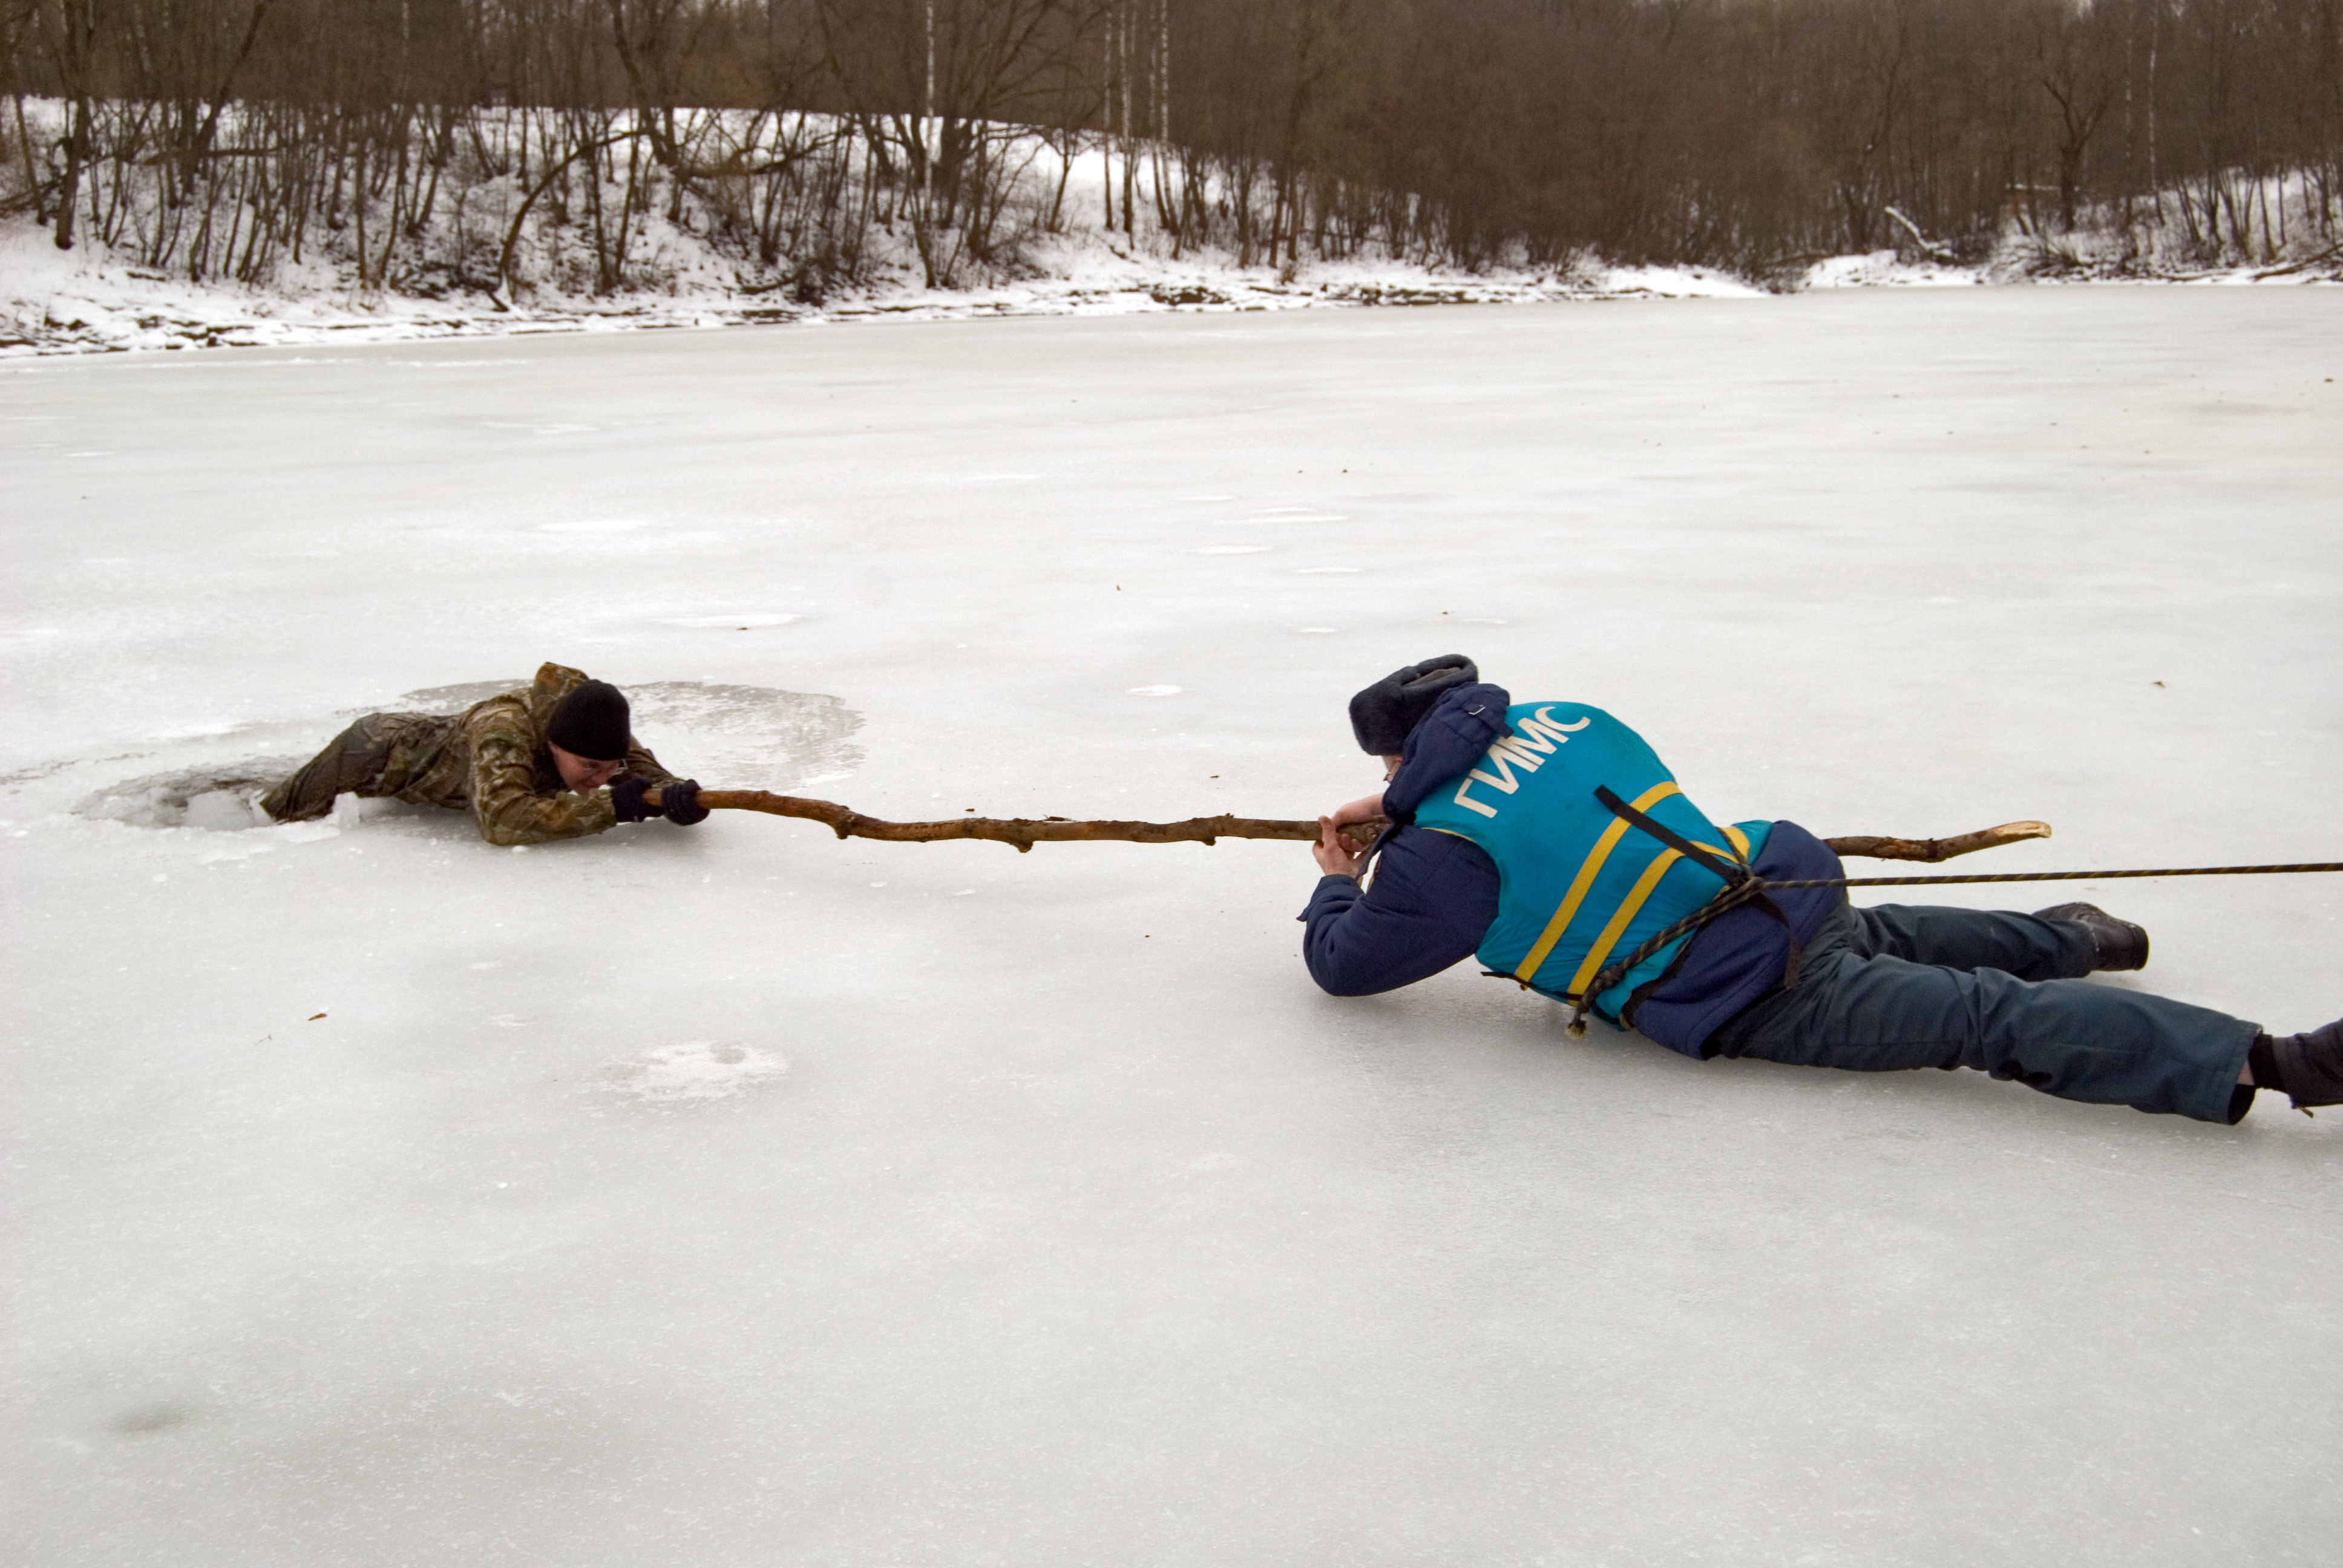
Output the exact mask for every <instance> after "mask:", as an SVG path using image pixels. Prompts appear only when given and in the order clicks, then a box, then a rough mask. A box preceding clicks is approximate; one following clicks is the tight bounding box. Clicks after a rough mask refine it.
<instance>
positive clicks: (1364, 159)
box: [0, 0, 2343, 301]
mask: <svg viewBox="0 0 2343 1568" xmlns="http://www.w3.org/2000/svg"><path fill="white" fill-rule="evenodd" d="M0 75H5V78H6V83H7V86H8V89H9V91H10V93H11V95H12V103H11V111H10V114H9V118H8V122H7V124H5V126H0V156H5V163H0V206H5V208H6V209H7V210H10V211H14V212H17V213H21V214H25V215H28V216H31V217H32V218H34V219H35V221H37V222H38V223H40V224H42V225H43V226H45V227H47V228H48V229H49V230H50V231H51V232H52V234H53V235H54V236H55V242H56V243H57V244H58V245H59V246H72V245H74V244H75V243H76V242H78V241H80V240H83V239H86V238H96V239H100V240H103V241H105V242H106V243H107V244H108V245H111V246H116V247H117V248H118V249H124V248H126V250H127V251H128V252H129V253H130V254H131V255H133V256H136V257H137V258H138V259H140V260H143V261H144V262H146V264H147V265H150V266H156V267H161V268H168V269H172V270H176V271H182V272H185V273H186V274H188V275H191V276H199V277H200V276H231V277H237V278H242V279H245V280H247V281H255V282H257V281H262V280H265V279H266V278H268V277H270V276H274V275H275V274H276V273H277V271H278V270H279V269H281V268H283V267H286V266H298V265H300V264H302V263H304V262H306V261H309V260H313V259H318V258H328V257H329V258H333V259H336V260H337V261H338V262H340V263H342V264H343V265H346V266H347V265H350V264H353V263H354V264H355V266H356V269H357V278H358V281H359V283H360V285H361V286H367V287H395V288H400V289H406V290H417V291H421V292H425V293H429V292H434V291H437V290H447V289H468V290H478V291H484V292H488V293H489V294H490V295H491V296H492V297H497V298H498V299H499V300H500V301H501V300H502V299H504V298H507V297H509V296H510V295H511V294H512V293H513V292H514V291H515V290H517V289H519V288H524V287H527V286H531V285H532V284H540V283H557V284H558V285H560V286H564V287H567V288H571V289H576V290H580V291H583V292H588V293H598V294H609V293H616V292H619V291H622V290H624V289H627V288H628V287H633V286H641V285H642V284H643V283H644V282H645V281H646V279H647V278H649V277H650V276H655V275H656V273H657V269H658V266H659V236H660V235H662V234H673V233H675V232H677V231H679V230H688V231H689V232H690V233H692V234H693V235H695V236H699V238H700V239H701V240H703V241H704V242H706V244H708V245H709V246H713V247H714V250H715V252H716V253H717V254H718V255H720V256H726V257H728V258H730V259H731V260H732V261H733V262H734V263H735V264H737V266H738V267H739V276H740V277H741V278H742V279H745V280H747V284H746V286H749V287H752V288H769V289H772V290H774V291H777V292H787V293H789V294H791V295H794V296H795V297H799V298H805V299H814V298H820V297H824V296H826V295H827V294H829V293H830V292H833V291H835V290H837V289H839V288H840V287H843V286H851V285H853V284H856V283H859V282H862V281H866V280H867V279H868V277H869V276H870V275H871V272H872V269H873V268H874V267H875V266H877V265H879V263H880V261H881V260H882V259H883V258H885V257H887V256H896V255H902V254H908V255H910V256H916V258H917V262H918V265H919V266H920V268H921V269H922V270H923V272H924V274H925V276H926V278H927V280H928V281H929V282H930V284H947V283H950V282H953V281H955V280H957V279H959V278H960V277H962V276H966V275H967V274H968V273H969V272H970V269H971V268H974V269H980V270H981V269H985V268H994V269H999V268H1005V267H1013V266H1015V265H1016V262H1017V258H1018V256H1020V255H1021V251H1022V249H1023V247H1024V246H1026V244H1027V242H1029V241H1030V240H1031V239H1032V238H1033V237H1034V236H1036V235H1039V234H1042V233H1046V232H1049V231H1051V230H1055V229H1062V228H1064V227H1065V226H1068V225H1069V224H1070V223H1071V221H1072V220H1073V218H1074V217H1075V216H1076V215H1075V213H1074V212H1073V211H1072V210H1071V207H1070V203H1072V202H1082V203H1089V204H1095V208H1094V210H1092V211H1090V212H1088V213H1087V214H1086V215H1084V216H1086V218H1087V220H1088V221H1089V222H1090V223H1092V224H1096V225H1103V226H1106V227H1108V228H1110V229H1112V230H1114V231H1117V232H1119V233H1121V234H1122V235H1123V236H1126V237H1127V238H1129V239H1130V240H1131V242H1132V243H1134V244H1136V243H1141V242H1143V243H1145V244H1147V245H1150V246H1157V247H1164V248H1168V249H1169V250H1170V251H1171V252H1172V253H1173V254H1175V255H1176V254H1180V253H1182V252H1183V251H1186V250H1191V249H1194V248H1197V247H1203V246H1212V247H1222V248H1225V249H1226V250H1228V251H1230V252H1232V253H1233V254H1234V256H1235V258H1236V259H1238V260H1239V261H1240V262H1242V263H1243V264H1245V265H1257V264H1258V265H1268V266H1285V267H1292V266H1299V265H1300V264H1302V262H1304V261H1306V260H1307V259H1309V258H1311V257H1313V256H1324V257H1340V256H1350V255H1354V254H1358V253H1361V252H1363V251H1368V250H1383V251H1387V252H1389V253H1391V254H1393V255H1396V256H1401V257H1403V258H1406V259H1409V260H1414V261H1421V262H1424V263H1428V264H1439V265H1447V266H1468V267H1470V266H1487V265H1493V264H1498V263H1509V264H1514V265H1528V266H1549V265H1551V266H1560V265H1565V264H1567V263H1568V262H1569V261H1570V260H1571V259H1572V258H1574V257H1576V256H1582V255H1584V254H1586V253H1589V252H1592V253H1594V254H1598V255H1600V256H1604V257H1605V258H1607V259H1610V260H1613V261H1618V262H1674V263H1692V264H1705V265H1712V266H1724V267H1729V268H1733V269H1735V270H1739V271H1741V272H1744V273H1745V274H1749V275H1752V276H1765V275H1766V274H1769V273H1775V272H1779V271H1782V270H1784V269H1787V268H1793V267H1795V266H1800V265H1802V264H1803V263H1804V262H1805V260H1807V259H1810V258H1812V257H1815V256H1823V255H1832V254H1840V253H1845V252H1862V251H1871V250H1875V249H1878V248H1881V247H1884V246H1896V247H1898V248H1901V249H1905V250H1906V251H1917V252H1920V253H1924V254H1928V255H1934V256H1942V257H1946V258H1953V257H1958V258H1974V257H1976V256H1979V255H1981V254H1982V253H1983V252H1984V250H1985V249H1986V248H1987V247H1988V246H1991V245H1992V244H1993V243H1994V241H1995V239H1996V236H2001V235H2004V234H2006V233H2007V232H2009V231H2010V230H2011V229H2012V228H2015V229H2016V230H2018V231H2021V232H2023V233H2025V234H2027V235H2029V236H2036V240H2037V241H2038V246H2039V251H2040V254H2041V256H2043V257H2044V258H2045V259H2046V261H2047V262H2055V261H2056V258H2057V257H2058V256H2060V255H2061V254H2062V249H2061V247H2062V246H2065V245H2066V243H2067V241H2068V238H2069V236H2074V235H2075V234H2077V232H2079V231H2083V230H2088V231H2090V232H2091V233H2093V234H2095V235H2097V236H2098V237H2099V238H2100V240H2101V241H2102V242H2103V248H2104V244H2112V245H2114V246H2116V247H2117V251H2118V252H2119V253H2120V254H2122V255H2125V256H2130V255H2137V256H2141V257H2147V256H2148V255H2149V253H2150V252H2151V251H2156V250H2157V248H2158V247H2161V250H2160V252H2159V254H2160V255H2161V256H2162V257H2163V258H2164V259H2167V260H2169V259H2173V258H2174V257H2175V256H2177V258H2178V259H2180V260H2184V261H2201V262H2206V263H2211V262H2217V261H2230V260H2237V259H2248V260H2262V261H2268V260H2276V259H2279V258H2282V257H2295V258H2299V257H2303V256H2311V255H2317V254H2319V253H2322V252H2324V253H2328V254H2331V253H2332V251H2333V249H2334V246H2335V244H2336V241H2337V239H2338V234H2337V226H2338V222H2343V0H2096V3H2093V4H2083V5H2077V4H2075V3H2073V0H1179V4H1177V5H1174V4H1173V3H1172V0H0ZM1044 154H1046V155H1047V156H1043V155H1044ZM1077 167H1079V168H1080V169H1081V170H1082V171H1083V177H1081V179H1076V178H1074V177H1073V173H1072V171H1074V170H1075V169H1076V168H1077Z"/></svg>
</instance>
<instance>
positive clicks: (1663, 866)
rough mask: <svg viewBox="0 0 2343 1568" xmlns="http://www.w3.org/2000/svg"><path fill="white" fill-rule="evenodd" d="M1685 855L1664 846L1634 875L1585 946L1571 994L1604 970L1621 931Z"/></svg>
mask: <svg viewBox="0 0 2343 1568" xmlns="http://www.w3.org/2000/svg"><path fill="white" fill-rule="evenodd" d="M1707 847H1708V846H1706V845H1705V844H1704V845H1702V846H1701V848H1703V849H1706V848H1707ZM1681 859H1684V856H1683V854H1682V853H1680V852H1679V851H1677V850H1674V849H1663V850H1661V851H1660V854H1659V857H1658V858H1657V859H1654V860H1653V862H1652V863H1651V864H1650V865H1648V866H1646V867H1644V874H1643V875H1642V876H1640V877H1638V878H1636V879H1635V885H1634V887H1633V888H1631V889H1629V890H1628V892H1627V896H1626V897H1625V898H1624V899H1622V900H1620V901H1619V908H1618V910H1616V911H1615V912H1614V914H1613V915H1612V917H1611V920H1610V923H1609V924H1608V925H1606V926H1604V928H1603V934H1602V935H1601V936H1599V937H1597V938H1595V939H1594V946H1593V947H1591V948H1589V949H1587V950H1586V961H1585V962H1584V963H1583V964H1581V965H1579V966H1578V972H1577V973H1576V974H1574V975H1573V976H1571V977H1570V994H1571V995H1573V996H1584V995H1585V994H1586V985H1587V982H1588V981H1589V980H1593V979H1594V977H1595V976H1596V975H1599V974H1601V973H1602V972H1603V960H1604V959H1607V958H1609V957H1610V956H1611V950H1612V949H1613V948H1614V947H1617V946H1618V945H1619V937H1620V934H1621V933H1622V932H1624V931H1625V930H1626V929H1627V927H1628V924H1629V923H1630V922H1631V921H1633V920H1634V918H1635V913H1636V911H1637V910H1641V909H1642V908H1643V907H1644V900H1646V899H1649V898H1650V897H1651V896H1652V890H1653V889H1654V888H1656V887H1658V886H1659V885H1660V879H1661V878H1662V877H1664V876H1666V875H1667V874H1668V868H1669V867H1670V866H1673V865H1674V864H1675V863H1676V862H1677V861H1678V860H1681Z"/></svg>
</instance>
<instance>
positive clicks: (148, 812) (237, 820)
mask: <svg viewBox="0 0 2343 1568" xmlns="http://www.w3.org/2000/svg"><path fill="white" fill-rule="evenodd" d="M303 760H304V759H302V758H298V757H254V758H248V759H245V760H243V761H238V762H228V763H215V764H213V765H212V766H210V767H208V768H182V769H176V770H175V771H173V772H169V773H149V774H146V776H144V777H143V778H137V779H124V780H123V781H122V782H121V783H119V784H109V785H107V786H106V788H105V789H100V790H98V791H97V792H96V794H94V795H91V796H88V797H87V798H85V799H83V800H82V801H81V803H80V804H79V805H77V806H75V808H74V810H75V812H76V813H77V814H79V815H81V816H84V817H96V818H98V819H102V820H105V821H109V822H126V823H128V824H129V825H130V826H131V827H133V828H202V829H206V830H207V831H209V832H214V833H240V832H242V831H244V830H245V829H247V828H259V827H265V826H266V825H267V821H268V818H267V816H266V814H265V813H264V812H262V810H261V809H260V807H259V804H258V802H259V799H260V798H261V797H262V796H263V795H266V793H268V791H269V790H270V789H273V788H275V786H276V784H277V780H278V779H282V778H284V777H285V776H286V775H287V774H288V773H290V772H292V771H293V769H296V768H298V767H299V766H301V763H302V762H303Z"/></svg>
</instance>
